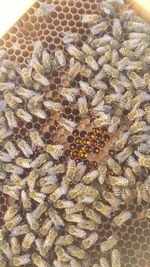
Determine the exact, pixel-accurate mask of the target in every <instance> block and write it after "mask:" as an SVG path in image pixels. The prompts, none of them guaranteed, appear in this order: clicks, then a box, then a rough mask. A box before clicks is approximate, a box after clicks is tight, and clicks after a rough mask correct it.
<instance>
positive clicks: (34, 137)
mask: <svg viewBox="0 0 150 267" xmlns="http://www.w3.org/2000/svg"><path fill="white" fill-rule="evenodd" d="M30 138H31V140H32V142H33V143H34V144H35V145H36V146H42V147H44V146H45V144H44V142H43V140H42V139H41V137H40V135H39V132H38V131H37V130H30Z"/></svg>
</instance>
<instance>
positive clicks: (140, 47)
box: [134, 40, 148, 58]
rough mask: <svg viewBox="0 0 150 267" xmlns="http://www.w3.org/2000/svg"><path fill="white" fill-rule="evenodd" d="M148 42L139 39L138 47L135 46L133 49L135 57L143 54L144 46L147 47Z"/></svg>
mask: <svg viewBox="0 0 150 267" xmlns="http://www.w3.org/2000/svg"><path fill="white" fill-rule="evenodd" d="M147 45H148V43H147V42H146V41H144V40H143V41H141V42H140V44H139V45H138V47H136V49H135V54H134V56H135V58H140V57H141V55H142V54H143V52H144V50H145V48H146V47H147Z"/></svg>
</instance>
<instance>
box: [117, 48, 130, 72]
mask: <svg viewBox="0 0 150 267" xmlns="http://www.w3.org/2000/svg"><path fill="white" fill-rule="evenodd" d="M126 52H127V51H126ZM121 53H124V50H121ZM129 62H130V60H129V57H123V58H122V59H120V60H119V61H118V62H117V64H116V66H117V69H118V70H119V71H123V70H124V69H125V67H126V66H127V65H128V64H129Z"/></svg>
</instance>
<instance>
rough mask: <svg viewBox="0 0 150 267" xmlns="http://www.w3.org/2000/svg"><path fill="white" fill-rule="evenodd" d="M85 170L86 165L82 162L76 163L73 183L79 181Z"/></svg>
mask: <svg viewBox="0 0 150 267" xmlns="http://www.w3.org/2000/svg"><path fill="white" fill-rule="evenodd" d="M85 171H86V165H84V163H83V162H80V163H78V164H77V167H76V174H75V177H74V181H75V183H79V182H80V181H81V178H82V176H83V175H84V173H85Z"/></svg>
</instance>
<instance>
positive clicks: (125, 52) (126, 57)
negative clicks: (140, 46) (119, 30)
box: [119, 47, 134, 69]
mask: <svg viewBox="0 0 150 267" xmlns="http://www.w3.org/2000/svg"><path fill="white" fill-rule="evenodd" d="M119 53H120V54H121V55H122V56H123V59H122V60H121V62H120V64H119V65H120V67H121V69H122V68H123V67H124V68H123V69H126V67H127V66H129V65H130V64H131V62H132V61H130V58H133V57H134V52H133V51H132V50H131V49H129V48H128V47H121V48H120V49H119Z"/></svg>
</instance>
